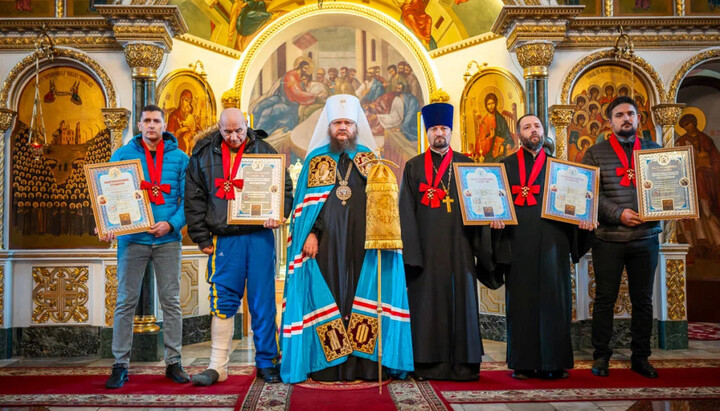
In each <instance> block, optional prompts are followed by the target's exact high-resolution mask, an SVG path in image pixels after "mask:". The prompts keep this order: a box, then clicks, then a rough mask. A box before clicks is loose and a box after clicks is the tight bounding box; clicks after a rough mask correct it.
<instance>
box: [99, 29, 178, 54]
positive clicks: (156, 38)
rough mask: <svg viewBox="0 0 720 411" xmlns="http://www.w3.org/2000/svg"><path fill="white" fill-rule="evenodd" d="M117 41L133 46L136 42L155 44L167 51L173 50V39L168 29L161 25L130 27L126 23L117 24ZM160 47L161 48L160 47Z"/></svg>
mask: <svg viewBox="0 0 720 411" xmlns="http://www.w3.org/2000/svg"><path fill="white" fill-rule="evenodd" d="M113 34H114V35H115V39H116V40H117V41H119V42H120V43H121V44H125V45H126V47H127V45H128V44H133V42H135V41H143V42H146V43H145V44H147V42H154V43H157V44H158V45H162V46H163V47H165V48H166V49H167V50H171V49H172V37H171V36H170V34H169V33H168V29H167V27H166V26H165V25H164V24H162V23H160V24H152V23H148V24H146V25H134V24H133V25H130V24H125V23H120V24H117V25H115V26H114V27H113ZM158 47H159V46H158Z"/></svg>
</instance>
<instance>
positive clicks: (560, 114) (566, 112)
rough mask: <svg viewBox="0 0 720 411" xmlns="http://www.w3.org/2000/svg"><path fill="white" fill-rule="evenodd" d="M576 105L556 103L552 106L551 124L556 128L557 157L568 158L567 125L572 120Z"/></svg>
mask: <svg viewBox="0 0 720 411" xmlns="http://www.w3.org/2000/svg"><path fill="white" fill-rule="evenodd" d="M573 112H575V106H573V105H559V104H558V105H554V106H551V107H550V124H552V126H553V129H555V157H557V158H559V159H561V160H567V127H568V125H570V122H571V121H572V116H573Z"/></svg>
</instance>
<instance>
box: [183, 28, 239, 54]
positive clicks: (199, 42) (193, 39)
mask: <svg viewBox="0 0 720 411" xmlns="http://www.w3.org/2000/svg"><path fill="white" fill-rule="evenodd" d="M177 39H178V40H182V41H184V42H186V43H190V44H192V45H194V46H198V47H201V48H204V49H205V50H210V51H214V52H216V53H218V54H222V55H224V56H228V57H232V58H234V59H239V58H240V56H242V52H240V51H237V50H235V49H232V48H230V47H225V46H221V45H219V44H217V43H214V42H212V41H209V40H205V39H204V38H201V37H197V36H193V35H192V34H190V33H185V34H183V35H181V36H178V37H177Z"/></svg>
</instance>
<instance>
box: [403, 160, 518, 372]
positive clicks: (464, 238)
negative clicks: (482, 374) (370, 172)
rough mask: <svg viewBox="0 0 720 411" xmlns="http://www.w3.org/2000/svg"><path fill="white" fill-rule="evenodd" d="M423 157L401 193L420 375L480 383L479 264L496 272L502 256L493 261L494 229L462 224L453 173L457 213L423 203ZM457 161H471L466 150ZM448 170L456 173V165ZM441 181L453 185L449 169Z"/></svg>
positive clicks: (411, 165)
mask: <svg viewBox="0 0 720 411" xmlns="http://www.w3.org/2000/svg"><path fill="white" fill-rule="evenodd" d="M424 157H425V154H421V155H419V156H416V157H414V158H413V159H411V160H410V161H408V162H407V163H406V164H405V171H404V173H403V179H402V184H401V189H400V222H401V228H402V240H403V261H404V263H405V275H406V280H407V290H408V303H409V308H410V328H411V330H412V339H413V356H414V362H415V374H416V376H419V377H424V378H430V379H454V380H470V379H477V378H478V372H479V370H480V362H481V361H482V355H483V345H482V337H481V335H480V323H479V314H478V288H477V277H476V275H477V273H476V268H477V267H476V263H475V261H476V260H475V259H476V257H478V263H479V265H482V266H484V267H485V268H487V269H490V268H492V266H493V264H494V262H495V261H496V260H497V259H498V258H497V255H498V253H495V258H494V257H493V247H494V246H495V243H497V242H495V243H494V242H493V241H492V239H491V235H490V229H489V227H487V226H485V227H477V226H475V227H473V226H464V225H463V221H462V214H461V211H460V205H459V202H458V195H457V189H456V186H455V176H454V175H453V178H452V181H450V184H449V189H450V198H452V199H453V200H454V203H452V206H451V207H452V212H451V213H448V212H447V206H446V204H445V203H441V204H440V207H438V208H431V207H430V206H426V205H423V204H421V202H420V201H421V199H422V196H423V193H421V192H420V191H419V190H420V183H425V182H426V177H425V159H424ZM432 160H433V164H434V165H435V169H436V170H437V169H439V168H440V163H441V161H442V157H441V156H440V154H438V153H435V152H432ZM452 161H453V163H472V160H471V159H470V158H468V157H466V156H464V155H462V154H460V153H453V158H452ZM449 172H450V173H452V172H453V171H452V165H450V167H449ZM434 178H435V172H433V179H434ZM442 181H443V183H444V184H445V186H446V187H447V186H448V171H446V172H445V173H444V174H443V178H442ZM438 188H440V189H442V188H443V185H442V184H438ZM508 252H509V250H508ZM506 259H509V255H507V257H506Z"/></svg>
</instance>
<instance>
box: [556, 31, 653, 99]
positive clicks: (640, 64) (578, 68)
mask: <svg viewBox="0 0 720 411" xmlns="http://www.w3.org/2000/svg"><path fill="white" fill-rule="evenodd" d="M633 40H634V38H633ZM614 55H615V54H614V52H613V50H611V49H609V50H602V51H598V52H596V53H593V54H590V55H589V56H586V57H585V58H583V59H582V60H580V61H578V62H577V63H576V64H575V65H574V66H573V67H572V68H571V69H570V71H569V72H568V74H567V75H566V76H565V82H564V83H563V86H562V92H561V94H560V95H561V97H560V100H561V101H562V102H563V103H564V104H570V88H571V87H572V85H573V84H574V83H575V82H576V81H577V79H578V78H579V77H580V75H581V74H582V73H583V72H585V71H587V70H589V69H591V68H592V67H594V66H596V65H598V63H600V62H603V61H604V62H606V63H608V64H618V63H617V62H616V61H615V58H614ZM630 60H631V61H632V63H633V64H634V65H635V68H640V69H641V70H642V73H643V74H644V75H645V76H647V77H649V79H650V82H651V84H652V85H653V86H654V89H655V91H656V92H657V94H658V100H659V101H666V99H665V87H664V86H663V81H662V79H661V78H660V75H659V74H658V72H657V71H655V68H653V66H651V65H650V63H648V62H647V61H645V59H643V58H642V57H638V56H637V55H635V54H633V55H632V56H631V57H630ZM623 63H625V62H623ZM623 65H625V64H623Z"/></svg>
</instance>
